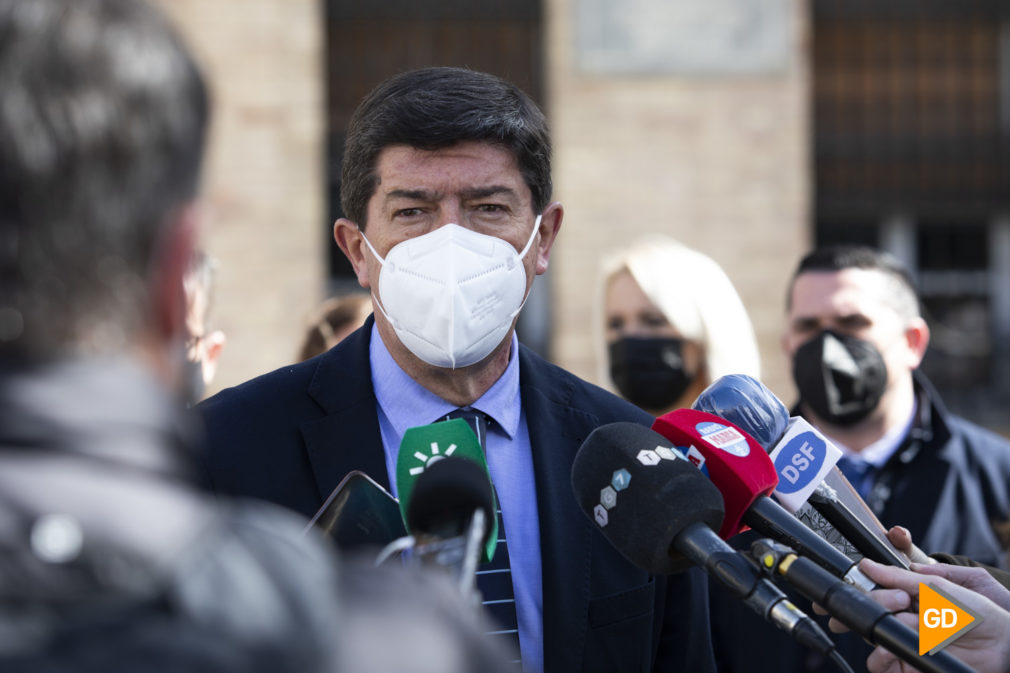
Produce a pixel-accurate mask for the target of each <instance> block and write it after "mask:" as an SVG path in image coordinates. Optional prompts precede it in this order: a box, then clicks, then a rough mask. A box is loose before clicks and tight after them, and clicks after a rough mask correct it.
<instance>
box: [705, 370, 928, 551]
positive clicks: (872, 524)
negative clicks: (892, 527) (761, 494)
mask: <svg viewBox="0 0 1010 673" xmlns="http://www.w3.org/2000/svg"><path fill="white" fill-rule="evenodd" d="M693 408H695V409H698V410H701V411H706V412H708V413H711V414H714V415H716V416H720V417H722V418H724V419H727V420H729V421H731V422H733V423H735V424H736V425H738V426H739V427H740V428H741V429H742V430H744V432H747V433H748V434H751V435H752V436H753V437H755V438H756V439H758V441H759V443H760V444H761V446H762V447H763V448H764V449H765V450H766V451H767V452H768V453H769V454H770V455H771V457H772V460H773V461H774V463H775V468H776V470H777V472H778V474H779V488H778V489H777V490H776V491H775V497H776V499H778V500H779V502H780V503H782V505H783V506H784V507H785V508H786V509H788V510H789V511H791V512H794V513H795V514H796V515H797V516H798V517H799V518H801V519H804V520H806V521H807V522H808V525H810V526H811V527H812V528H815V529H820V530H823V531H825V534H826V536H830V535H831V531H830V530H825V529H830V528H833V529H834V530H835V531H837V532H838V533H839V534H841V535H842V536H844V538H845V539H846V540H847V541H848V542H850V543H851V545H852V546H853V547H854V548H855V550H856V551H857V552H858V553H859V554H861V555H863V556H865V557H867V558H870V559H873V560H874V561H877V562H879V563H885V564H888V565H895V566H900V567H903V568H906V569H907V568H908V563H909V561H908V557H907V556H905V555H904V554H903V553H902V552H900V551H898V549H897V548H896V547H894V545H893V544H891V542H890V540H888V539H887V533H886V530H885V529H884V527H883V525H882V524H881V523H880V521H879V520H878V519H877V517H876V516H874V514H873V512H872V511H871V510H870V509H869V507H868V506H867V505H866V503H865V502H863V499H862V498H861V497H860V496H859V494H858V493H857V492H856V490H855V489H854V488H853V487H852V485H851V484H850V483H849V481H848V479H846V478H845V475H843V474H842V473H841V471H840V470H839V469H838V468H837V467H836V466H835V464H836V463H837V462H838V459H839V458H841V456H842V453H841V451H840V450H839V449H838V448H837V447H836V446H834V445H833V444H832V443H831V442H830V441H829V440H828V439H827V438H826V437H824V435H822V434H821V433H820V432H819V431H818V430H817V429H816V428H814V427H813V426H812V425H810V424H809V423H808V422H807V421H806V420H804V419H802V418H799V417H794V418H791V419H790V418H789V414H788V411H786V408H785V405H784V404H782V402H781V400H779V399H778V397H776V396H775V394H774V393H772V392H771V390H769V389H768V388H767V387H766V386H765V385H764V384H763V383H761V382H760V381H758V380H757V379H754V378H752V377H750V376H745V375H740V374H734V375H730V376H724V377H722V378H720V379H718V380H716V381H715V382H713V383H712V384H711V385H710V386H709V387H708V388H706V389H705V390H704V391H702V393H701V395H699V396H698V399H697V400H696V401H695V403H694V405H693ZM752 431H753V432H752ZM807 502H809V505H808V506H810V507H813V508H814V510H816V512H817V513H818V514H820V517H816V516H811V515H812V514H813V512H809V513H808V512H806V511H805V509H806V506H805V503H807ZM821 518H823V521H821V520H819V519H821ZM824 521H826V522H827V523H826V524H825V523H824ZM842 551H846V553H849V552H848V551H847V550H846V549H843V550H842ZM849 555H850V556H851V553H849Z"/></svg>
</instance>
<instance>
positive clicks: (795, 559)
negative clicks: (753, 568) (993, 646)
mask: <svg viewBox="0 0 1010 673" xmlns="http://www.w3.org/2000/svg"><path fill="white" fill-rule="evenodd" d="M751 555H752V556H753V557H754V559H755V560H756V561H757V562H758V565H759V566H760V567H761V568H762V570H763V571H764V572H765V573H767V574H768V575H770V576H773V577H774V576H776V575H777V576H780V577H782V578H783V579H785V580H786V581H787V582H789V584H790V585H791V586H793V587H795V588H796V590H797V591H799V592H800V594H802V595H803V596H804V597H805V598H807V599H809V600H811V601H813V602H815V603H817V604H818V605H820V606H821V607H823V608H824V609H825V610H827V612H828V614H830V615H831V616H832V617H834V618H835V619H837V620H839V621H840V622H842V623H843V624H845V626H847V627H848V628H849V629H851V630H852V631H854V632H855V633H858V634H859V635H861V636H863V637H864V638H866V639H867V640H869V641H870V642H871V643H873V644H874V645H880V646H882V647H884V648H886V649H887V650H889V651H891V652H893V653H894V654H896V655H897V656H898V657H900V658H901V659H903V660H904V661H906V662H908V663H909V664H912V665H913V666H915V667H916V668H917V669H918V670H921V671H927V672H929V673H971V671H972V669H971V668H970V667H968V666H966V665H965V664H964V663H962V662H961V661H959V660H958V659H955V658H954V657H953V656H951V655H950V654H949V653H947V652H936V653H934V654H932V655H930V656H928V657H926V656H923V655H920V654H919V652H918V643H919V638H918V634H916V632H915V631H913V630H912V629H911V628H909V627H908V626H906V625H905V624H903V623H902V622H900V621H898V619H897V618H896V617H895V616H894V615H892V614H891V613H890V612H888V610H887V609H886V608H884V607H883V606H882V605H880V604H878V603H877V602H875V601H874V600H873V599H872V598H870V597H869V596H867V595H866V594H864V593H863V592H861V591H859V590H858V589H855V588H854V587H851V586H849V585H848V584H845V583H844V582H842V581H840V580H839V579H838V578H836V577H834V576H832V575H831V573H829V572H827V571H825V570H824V569H823V568H821V567H820V566H818V565H817V564H815V563H813V562H811V561H810V560H809V559H805V558H803V557H802V556H798V555H797V554H796V552H794V551H793V550H792V549H790V548H789V547H786V546H784V545H781V544H778V543H777V542H773V541H772V540H757V541H755V542H754V543H753V544H752V545H751Z"/></svg>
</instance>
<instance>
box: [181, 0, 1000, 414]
mask: <svg viewBox="0 0 1010 673" xmlns="http://www.w3.org/2000/svg"><path fill="white" fill-rule="evenodd" d="M162 3H163V4H164V5H165V6H166V7H167V8H168V9H169V10H170V11H171V13H172V14H173V15H174V16H175V17H176V18H177V19H178V21H179V23H180V25H181V27H182V28H183V31H184V32H185V33H186V34H187V36H188V37H189V38H190V41H191V42H192V43H193V45H194V47H195V48H196V50H197V52H198V53H199V54H200V55H201V56H202V58H203V60H204V63H205V64H206V66H207V68H208V71H209V72H210V75H211V77H212V79H213V86H214V90H215V101H216V104H217V117H216V123H215V127H214V135H213V139H212V149H211V155H210V162H209V164H208V175H207V178H208V180H207V196H208V202H209V204H210V206H211V208H212V212H213V222H212V224H211V227H210V228H209V230H208V232H207V236H206V246H207V248H208V250H209V252H210V253H211V254H212V255H214V256H215V257H217V258H218V260H219V261H220V271H219V275H218V280H219V282H218V291H217V303H216V306H215V308H214V313H213V317H212V319H213V321H214V322H215V323H216V325H217V326H218V327H220V328H222V329H224V330H225V331H226V332H227V334H228V338H229V342H228V345H227V347H226V350H225V352H224V355H223V360H222V362H221V366H220V373H219V377H218V380H217V382H216V385H215V388H220V387H223V386H227V385H232V384H235V383H238V382H240V381H242V380H245V379H247V378H250V377H252V376H254V375H256V374H259V373H263V372H265V371H268V370H270V369H273V368H276V367H279V366H282V365H284V364H286V363H288V362H290V361H292V360H293V359H294V356H295V353H296V350H297V346H298V342H299V340H300V338H301V334H302V329H303V326H304V323H305V320H306V318H307V316H308V315H309V313H310V311H311V309H312V307H314V306H315V305H316V304H317V303H318V302H319V301H320V300H321V299H322V298H323V297H324V296H326V295H328V294H333V293H338V292H343V291H346V290H348V289H352V288H354V287H356V284H355V283H354V282H353V279H352V278H351V277H350V275H349V268H348V266H347V264H346V263H345V262H344V260H343V259H342V256H341V255H340V253H339V251H338V250H337V249H336V246H335V245H334V244H333V243H332V235H331V229H332V223H333V220H334V219H335V218H336V217H337V216H339V213H340V211H339V198H338V193H339V162H340V152H341V148H342V143H343V132H344V129H345V127H346V124H347V120H348V118H349V116H350V113H351V111H353V109H354V106H355V105H356V104H357V102H358V100H360V98H361V97H362V96H363V95H364V94H365V93H366V92H367V91H368V90H369V89H371V88H372V87H373V86H374V85H375V84H377V83H378V82H379V81H380V80H382V79H383V78H385V77H387V76H389V75H391V74H393V73H395V72H398V71H401V70H404V69H407V68H413V67H420V66H425V65H462V66H468V67H472V68H476V69H480V70H487V71H489V72H494V73H496V74H499V75H501V76H503V77H505V78H507V79H509V80H511V81H514V82H515V83H517V84H518V85H520V86H521V87H523V88H524V89H525V90H526V91H527V92H529V93H530V94H531V95H532V96H533V97H534V98H535V99H536V100H537V101H538V102H540V103H541V105H542V106H543V107H544V109H545V111H546V113H547V115H548V118H549V120H550V122H551V125H552V128H553V134H554V142H555V170H554V178H555V196H556V198H557V199H559V200H561V201H562V202H563V203H564V204H565V207H566V216H565V221H564V225H563V227H562V234H561V237H560V239H559V242H558V244H557V246H556V248H555V253H554V257H553V260H552V265H551V270H550V271H549V272H548V274H547V276H546V277H543V278H540V279H538V282H537V287H536V290H535V293H534V295H533V297H532V298H531V300H530V302H529V303H528V305H527V307H526V309H524V314H523V318H522V322H521V326H520V331H521V337H522V338H523V340H524V341H525V342H526V343H528V344H529V345H531V346H533V347H534V348H536V349H537V350H539V351H540V352H541V353H543V354H544V355H546V356H547V357H549V358H550V359H552V360H553V361H555V362H557V363H558V364H560V365H562V366H564V367H566V368H568V369H570V370H572V371H574V372H575V373H577V374H579V375H581V376H583V377H585V378H588V379H590V380H595V379H596V371H597V370H596V363H595V359H594V358H595V354H594V352H593V344H592V341H591V330H590V324H591V323H590V321H591V320H592V319H593V305H594V301H595V299H596V294H595V293H596V273H597V271H596V269H597V265H598V263H599V260H600V258H601V257H602V256H603V255H604V254H605V253H606V252H607V251H608V250H610V249H611V248H613V247H614V246H616V245H619V244H620V243H622V242H623V241H625V240H627V239H630V238H632V237H634V236H635V235H637V234H640V233H645V232H651V231H662V232H665V233H668V234H670V235H671V236H673V237H675V238H678V239H680V240H682V241H683V242H685V243H687V244H688V245H691V246H693V247H696V248H698V249H700V250H702V251H704V252H706V253H707V254H708V255H710V256H711V257H713V258H714V259H716V260H717V261H718V262H720V263H721V264H722V265H723V267H724V268H725V269H726V271H727V273H728V274H729V276H730V278H731V279H732V280H733V282H734V284H735V285H736V286H737V288H738V290H739V291H740V293H741V295H742V297H743V299H744V302H745V304H746V305H747V308H748V310H749V311H750V314H751V317H752V319H753V321H754V324H755V328H756V330H757V333H758V337H759V342H760V345H761V352H762V358H763V365H764V371H765V376H764V378H765V380H766V382H767V383H768V384H769V385H770V386H771V387H772V389H773V390H775V392H776V393H778V394H779V395H780V396H781V397H783V399H785V400H786V401H787V402H791V401H792V399H793V389H792V385H791V382H790V379H789V373H788V365H787V363H786V362H785V359H784V358H783V356H782V355H781V352H780V348H779V344H778V339H779V334H780V332H781V327H782V320H783V310H784V306H783V303H784V302H783V297H784V291H785V286H786V282H787V280H788V277H789V274H790V272H791V271H792V268H793V267H794V266H795V264H796V262H797V261H798V259H799V257H800V256H801V255H802V254H803V253H804V252H805V251H806V250H808V249H809V247H810V246H811V245H813V244H814V243H816V242H837V241H853V242H865V243H871V244H875V245H879V246H881V247H884V248H886V249H889V250H891V251H892V252H895V253H896V254H898V255H899V256H901V257H902V258H903V259H904V260H905V261H906V263H908V264H909V266H910V267H911V268H912V269H913V270H914V271H915V272H916V274H917V276H918V279H919V282H920V285H921V288H922V293H923V296H924V300H925V305H926V309H927V311H928V315H927V317H928V319H929V320H930V323H931V325H932V327H933V331H934V342H933V345H932V347H931V351H930V353H929V355H928V356H927V359H926V362H925V363H924V367H925V368H926V370H927V372H928V373H929V375H930V376H931V377H932V378H933V379H934V381H935V382H936V383H937V384H938V385H939V387H940V388H941V390H942V391H943V392H944V396H945V398H946V400H947V402H948V403H949V404H950V406H952V407H954V408H955V409H956V410H957V411H959V412H961V413H963V414H965V415H967V416H969V417H971V418H974V419H976V420H979V421H980V422H983V423H985V424H986V425H989V426H990V427H994V428H996V429H998V430H1001V431H1004V432H1007V431H1010V421H1008V420H1007V418H1006V417H1007V414H1006V413H1004V410H1005V409H1006V408H1007V405H1008V404H1010V18H1008V17H1010V1H1008V0H965V1H963V2H959V3H950V2H946V1H944V0H890V1H889V2H887V3H880V2H871V1H870V0H677V1H676V2H669V1H668V0H623V1H622V2H620V3H615V2H610V1H608V0H385V1H384V2H381V3H362V2H354V1H351V0H241V1H240V0H162Z"/></svg>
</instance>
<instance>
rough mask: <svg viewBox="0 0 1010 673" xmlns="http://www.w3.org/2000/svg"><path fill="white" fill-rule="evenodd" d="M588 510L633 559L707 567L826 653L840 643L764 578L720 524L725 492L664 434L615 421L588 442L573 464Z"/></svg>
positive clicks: (667, 568) (661, 568) (659, 568)
mask: <svg viewBox="0 0 1010 673" xmlns="http://www.w3.org/2000/svg"><path fill="white" fill-rule="evenodd" d="M572 490H573V491H574V493H575V499H576V500H577V501H578V503H579V507H580V508H581V509H582V511H583V512H584V513H585V514H586V516H587V517H589V518H590V519H591V520H592V521H594V522H595V523H596V525H597V527H598V528H599V529H600V531H601V532H602V533H603V535H604V537H606V538H607V540H608V541H609V542H610V543H611V544H612V545H613V546H614V547H615V548H617V550H618V551H619V552H620V553H621V554H622V555H623V556H624V557H625V558H627V559H628V560H629V561H631V562H632V563H634V564H635V565H637V566H639V567H641V568H644V569H645V570H647V571H649V572H651V573H654V574H670V573H675V572H679V571H682V570H685V569H686V568H687V567H689V566H691V565H698V566H701V567H702V568H704V570H705V572H707V573H708V574H709V576H710V577H712V578H714V579H715V580H717V581H718V582H720V583H721V584H723V585H724V586H726V587H727V588H728V589H729V591H730V592H731V593H733V595H735V596H737V597H738V598H740V599H741V600H743V601H744V602H745V603H746V604H747V605H748V606H749V607H750V608H751V609H752V610H754V611H755V612H757V613H758V614H759V615H761V616H762V617H763V618H765V619H767V620H768V621H770V622H772V623H773V624H775V625H776V626H777V627H779V628H780V629H783V630H784V631H786V632H787V633H789V634H790V635H792V636H793V637H794V638H796V639H797V640H798V641H799V642H800V643H802V644H804V645H806V646H808V647H811V648H813V649H815V650H817V651H818V652H821V653H823V654H825V655H830V654H831V652H832V651H833V650H834V649H835V645H834V643H833V642H832V641H831V639H830V638H828V636H827V635H826V634H825V633H824V631H823V630H822V629H821V628H820V627H819V626H818V625H817V624H816V623H815V622H814V621H813V620H812V619H811V618H810V617H808V616H807V615H806V614H804V613H803V612H802V611H801V610H799V609H798V608H796V606H794V605H793V604H792V603H790V602H789V601H788V600H786V597H785V595H784V594H783V593H782V592H781V591H780V590H779V589H778V588H777V587H776V586H775V585H774V584H771V583H770V582H768V581H767V580H765V579H763V578H762V577H761V574H760V572H758V570H757V569H756V568H754V566H753V565H752V564H751V563H750V562H749V561H748V560H747V559H746V558H745V557H744V556H742V555H741V554H739V553H738V552H737V551H736V550H734V549H733V548H732V547H730V546H729V545H728V544H726V543H725V542H724V541H723V540H722V539H721V538H720V537H719V536H718V535H716V534H715V532H714V531H713V530H712V529H713V528H718V527H719V526H720V525H721V524H722V518H723V502H722V496H721V495H720V493H719V489H717V488H716V487H715V486H714V485H713V484H712V482H710V481H709V480H708V479H706V478H705V477H704V475H702V474H701V473H700V472H699V471H698V470H697V469H696V468H695V467H694V465H693V464H692V463H691V462H689V461H688V460H687V458H686V457H685V456H684V455H683V454H682V453H680V452H679V451H677V450H676V449H674V448H673V446H672V445H671V443H670V442H668V441H667V440H666V439H665V438H664V437H663V436H662V435H660V434H658V433H656V432H653V431H652V430H650V429H649V428H646V427H644V426H641V425H637V424H635V423H609V424H607V425H603V426H601V427H599V428H597V429H596V430H594V431H593V432H592V433H590V435H589V436H588V437H587V438H586V440H585V442H583V444H582V446H581V447H580V448H579V452H578V454H577V455H576V456H575V462H574V463H573V465H572Z"/></svg>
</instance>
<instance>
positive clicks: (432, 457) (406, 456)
mask: <svg viewBox="0 0 1010 673" xmlns="http://www.w3.org/2000/svg"><path fill="white" fill-rule="evenodd" d="M446 457H454V458H463V459H465V460H469V461H472V462H474V463H476V464H477V466H478V467H480V469H481V470H482V471H483V473H484V475H485V478H486V479H487V482H488V487H489V488H492V489H493V487H492V486H491V473H490V472H489V471H488V469H487V460H486V459H485V458H484V451H483V449H481V446H480V441H479V440H478V439H477V435H475V434H474V433H473V430H471V429H470V425H469V424H468V423H467V422H466V421H465V420H463V419H462V418H454V419H452V420H450V421H440V422H438V423H431V424H430V425H420V426H417V427H414V428H409V429H408V430H407V431H406V432H404V433H403V440H402V441H401V442H400V451H399V454H398V455H397V457H396V494H397V495H398V496H399V498H400V513H401V515H402V516H403V521H404V523H406V524H407V532H409V533H413V532H414V531H413V530H411V528H410V522H409V521H408V517H407V511H408V509H409V508H410V503H411V499H412V495H413V490H414V484H415V483H416V482H417V479H418V478H419V477H420V476H421V475H422V474H424V472H425V470H427V469H429V468H430V467H431V466H433V465H435V464H437V463H438V462H440V461H441V460H443V459H444V458H446ZM492 501H493V502H494V507H493V508H492V509H491V520H490V522H489V525H490V527H491V536H490V537H489V538H488V540H487V543H486V544H485V545H484V561H485V562H486V561H490V560H491V559H492V558H493V557H494V550H495V547H496V546H497V544H498V517H497V516H495V511H496V510H497V507H498V502H497V498H495V496H494V495H493V490H492Z"/></svg>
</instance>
